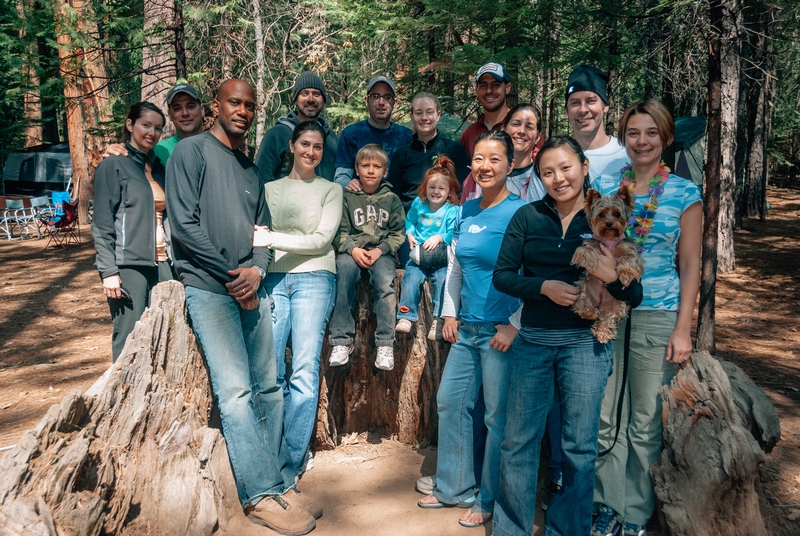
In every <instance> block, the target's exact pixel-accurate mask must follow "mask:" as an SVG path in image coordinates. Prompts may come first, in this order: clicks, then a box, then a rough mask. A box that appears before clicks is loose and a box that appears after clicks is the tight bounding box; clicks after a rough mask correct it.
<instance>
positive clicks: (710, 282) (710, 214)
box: [697, 0, 726, 353]
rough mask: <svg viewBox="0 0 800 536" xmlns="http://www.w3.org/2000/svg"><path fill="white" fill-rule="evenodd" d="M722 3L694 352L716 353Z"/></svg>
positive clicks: (712, 60) (714, 25)
mask: <svg viewBox="0 0 800 536" xmlns="http://www.w3.org/2000/svg"><path fill="white" fill-rule="evenodd" d="M725 1H726V0H710V1H709V19H710V21H711V35H710V36H709V47H708V120H707V121H706V140H707V141H706V165H705V177H704V179H705V180H704V189H703V212H704V217H703V254H702V260H701V274H700V306H699V310H698V314H697V348H698V349H702V350H708V351H709V352H711V353H714V352H715V351H716V340H715V336H714V307H715V299H716V285H717V242H718V238H719V232H718V228H719V201H720V186H721V182H720V174H721V172H722V147H721V146H720V140H721V137H722V104H721V100H722V74H721V68H722V62H721V51H722V36H723V27H722V17H723V3H724V2H725Z"/></svg>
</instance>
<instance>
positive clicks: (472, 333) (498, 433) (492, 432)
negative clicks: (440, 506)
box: [433, 322, 514, 512]
mask: <svg viewBox="0 0 800 536" xmlns="http://www.w3.org/2000/svg"><path fill="white" fill-rule="evenodd" d="M496 333H497V329H496V328H495V325H494V324H493V323H491V322H485V323H480V324H462V325H461V327H460V328H459V329H458V341H457V342H456V343H455V344H453V345H452V346H451V347H450V353H449V354H448V355H447V362H446V363H445V365H444V371H443V372H442V381H441V383H440V384H439V392H438V394H437V395H436V402H437V404H438V407H439V450H438V457H437V462H436V489H435V490H434V492H433V494H434V496H435V497H436V498H437V499H439V501H440V502H442V503H445V504H456V503H459V502H461V501H464V500H466V499H469V498H470V497H471V496H472V495H473V494H474V493H475V489H476V487H477V483H476V480H475V471H474V466H473V464H474V452H473V449H474V448H475V445H474V439H475V435H474V428H475V427H480V426H481V423H480V422H474V421H473V418H472V415H473V409H474V407H475V403H476V401H477V399H478V397H479V393H480V389H481V386H483V400H484V403H485V404H486V412H485V414H484V417H483V422H484V423H485V424H486V428H487V430H488V432H487V436H486V450H485V453H484V458H483V473H482V475H481V482H480V492H479V494H478V499H477V502H476V504H478V505H479V506H480V507H481V509H483V510H484V511H488V512H491V511H492V509H493V508H494V502H495V497H496V496H497V489H498V483H499V479H500V473H499V467H500V463H499V462H500V444H501V442H502V440H503V427H504V426H505V414H506V393H507V388H508V372H509V368H510V363H511V362H513V360H514V359H513V355H512V350H508V351H507V352H501V351H500V350H495V349H494V348H491V347H490V346H489V341H491V339H492V337H494V335H495V334H496Z"/></svg>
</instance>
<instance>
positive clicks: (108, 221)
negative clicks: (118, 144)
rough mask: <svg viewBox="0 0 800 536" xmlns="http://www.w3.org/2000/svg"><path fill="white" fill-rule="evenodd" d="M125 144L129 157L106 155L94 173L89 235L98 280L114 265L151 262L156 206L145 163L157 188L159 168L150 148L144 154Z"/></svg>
mask: <svg viewBox="0 0 800 536" xmlns="http://www.w3.org/2000/svg"><path fill="white" fill-rule="evenodd" d="M125 148H126V149H128V156H110V157H108V158H106V159H105V160H103V161H102V162H100V165H99V166H97V169H96V170H95V172H94V217H93V219H92V237H93V238H94V247H95V250H96V251H97V257H96V259H97V260H96V262H97V269H98V271H99V272H100V277H101V278H104V277H109V276H111V275H114V274H116V273H119V266H155V265H156V208H155V201H154V200H153V189H152V188H151V186H150V182H149V181H148V180H147V176H146V175H145V174H144V164H145V161H146V160H147V161H149V162H150V166H151V169H152V175H153V179H154V180H155V181H156V182H157V183H159V184H160V185H161V187H162V188H163V187H164V166H163V165H162V164H161V160H159V159H158V157H156V155H155V153H154V152H153V151H150V152H149V153H148V154H144V153H143V152H142V151H139V150H138V149H134V148H133V146H132V145H131V144H130V143H128V142H127V141H126V142H125ZM165 225H166V221H165Z"/></svg>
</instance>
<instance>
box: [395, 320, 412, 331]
mask: <svg viewBox="0 0 800 536" xmlns="http://www.w3.org/2000/svg"><path fill="white" fill-rule="evenodd" d="M394 330H395V331H399V332H400V333H410V332H411V321H410V320H406V319H405V318H402V319H400V321H399V322H397V325H396V326H395V327H394Z"/></svg>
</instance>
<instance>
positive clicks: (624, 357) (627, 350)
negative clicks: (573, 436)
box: [597, 311, 633, 458]
mask: <svg viewBox="0 0 800 536" xmlns="http://www.w3.org/2000/svg"><path fill="white" fill-rule="evenodd" d="M631 313H632V311H631ZM632 316H633V315H632V314H629V315H628V319H627V322H625V346H624V351H623V355H622V388H621V389H620V393H619V399H618V400H617V431H616V432H615V433H614V442H613V443H611V446H610V447H608V448H607V449H605V450H603V451H601V452H599V453H598V454H597V457H598V458H602V457H603V456H605V455H606V454H608V453H609V452H611V451H612V450H613V449H614V446H616V444H617V439H619V430H620V428H622V408H623V407H624V401H625V390H626V383H627V381H628V356H629V355H630V353H631V319H632Z"/></svg>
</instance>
